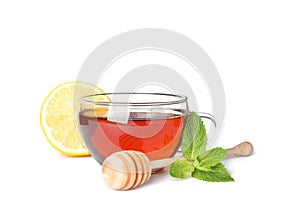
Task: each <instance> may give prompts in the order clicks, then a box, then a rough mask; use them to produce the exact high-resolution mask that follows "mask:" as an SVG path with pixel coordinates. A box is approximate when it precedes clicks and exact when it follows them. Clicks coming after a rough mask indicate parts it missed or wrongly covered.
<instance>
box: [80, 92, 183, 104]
mask: <svg viewBox="0 0 300 200" xmlns="http://www.w3.org/2000/svg"><path fill="white" fill-rule="evenodd" d="M103 95H106V96H109V95H155V96H168V97H177V98H178V99H177V100H171V101H149V102H125V101H115V102H105V101H99V100H88V99H87V98H89V97H93V96H103ZM80 102H84V103H89V104H94V105H101V106H112V105H118V106H157V105H173V104H180V103H186V102H187V96H185V95H177V94H167V93H146V92H101V93H96V94H90V95H85V96H83V97H81V98H80Z"/></svg>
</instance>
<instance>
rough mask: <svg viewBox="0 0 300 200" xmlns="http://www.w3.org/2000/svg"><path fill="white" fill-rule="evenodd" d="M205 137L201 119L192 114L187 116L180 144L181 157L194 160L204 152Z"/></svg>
mask: <svg viewBox="0 0 300 200" xmlns="http://www.w3.org/2000/svg"><path fill="white" fill-rule="evenodd" d="M206 145H207V136H206V130H205V126H204V124H203V121H202V120H201V118H200V117H199V116H198V115H197V114H196V113H195V112H192V113H190V114H189V115H188V118H187V123H186V125H185V128H184V131H183V137H182V143H181V151H182V154H183V157H185V158H186V159H188V160H195V159H196V158H197V157H198V156H199V155H201V154H203V153H204V152H205V151H206Z"/></svg>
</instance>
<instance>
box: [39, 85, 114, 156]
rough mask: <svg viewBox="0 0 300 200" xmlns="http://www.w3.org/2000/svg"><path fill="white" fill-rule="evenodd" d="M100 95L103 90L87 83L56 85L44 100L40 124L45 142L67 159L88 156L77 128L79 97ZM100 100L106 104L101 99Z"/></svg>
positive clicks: (104, 98) (104, 97) (105, 99)
mask: <svg viewBox="0 0 300 200" xmlns="http://www.w3.org/2000/svg"><path fill="white" fill-rule="evenodd" d="M100 92H103V90H102V89H100V88H98V87H97V86H95V85H93V84H90V83H84V82H67V83H63V84H60V85H58V86H57V87H56V88H54V89H53V90H52V91H51V92H50V93H49V95H48V96H47V97H46V98H45V100H44V102H43V105H42V108H41V111H40V123H41V127H42V129H43V131H44V134H45V136H46V138H47V140H48V141H49V143H50V144H51V145H52V146H53V147H54V148H55V149H57V150H58V151H60V152H62V153H63V154H66V155H69V156H87V155H90V153H89V151H88V150H87V148H86V147H85V145H84V142H83V141H82V139H81V137H80V130H79V127H78V125H77V119H78V114H79V109H80V107H79V106H80V97H82V96H85V95H89V94H94V93H100ZM101 98H103V99H102V101H105V102H110V99H109V97H107V96H105V95H103V96H102V95H101Z"/></svg>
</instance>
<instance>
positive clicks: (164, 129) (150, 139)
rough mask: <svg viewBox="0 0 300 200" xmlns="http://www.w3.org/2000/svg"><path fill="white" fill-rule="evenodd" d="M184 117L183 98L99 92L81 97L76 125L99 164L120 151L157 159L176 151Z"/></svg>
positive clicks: (184, 103) (154, 94)
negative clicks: (133, 152) (142, 154)
mask: <svg viewBox="0 0 300 200" xmlns="http://www.w3.org/2000/svg"><path fill="white" fill-rule="evenodd" d="M107 97H109V99H108V98H107ZM109 100H110V101H109ZM187 114H188V105H187V97H186V96H183V95H173V94H162V93H101V94H94V95H89V96H85V97H82V98H81V105H80V113H79V124H80V129H81V136H82V138H83V140H84V142H85V145H86V147H87V148H88V150H89V151H90V153H91V154H92V156H93V157H94V158H95V159H96V160H97V161H98V162H99V163H100V164H102V162H103V161H104V159H105V158H106V157H107V156H109V155H111V154H112V153H114V152H117V151H121V150H136V151H140V152H143V153H145V154H146V155H147V156H148V158H149V159H150V160H158V159H163V158H169V157H172V156H174V154H175V153H176V152H177V150H178V148H179V146H180V141H181V138H182V132H183V129H184V126H185V121H186V118H187Z"/></svg>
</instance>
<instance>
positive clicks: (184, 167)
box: [169, 160, 195, 179]
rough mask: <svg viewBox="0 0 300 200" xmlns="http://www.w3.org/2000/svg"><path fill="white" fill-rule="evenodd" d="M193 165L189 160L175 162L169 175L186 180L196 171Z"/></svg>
mask: <svg viewBox="0 0 300 200" xmlns="http://www.w3.org/2000/svg"><path fill="white" fill-rule="evenodd" d="M194 169H195V168H194V166H193V163H192V162H190V161H187V160H179V161H176V162H173V163H172V165H171V166H170V169H169V174H170V175H171V176H172V177H175V178H182V179H183V178H186V177H187V176H188V175H190V174H191V173H192V172H193V171H194Z"/></svg>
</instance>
